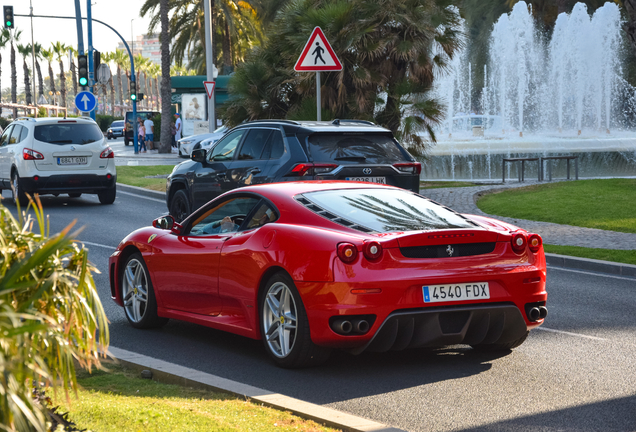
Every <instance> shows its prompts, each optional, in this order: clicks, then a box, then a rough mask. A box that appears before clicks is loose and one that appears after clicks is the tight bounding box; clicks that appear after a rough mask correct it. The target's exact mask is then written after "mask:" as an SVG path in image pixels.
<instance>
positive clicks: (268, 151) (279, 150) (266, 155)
mask: <svg viewBox="0 0 636 432" xmlns="http://www.w3.org/2000/svg"><path fill="white" fill-rule="evenodd" d="M284 153H285V144H284V143H283V136H282V135H281V134H280V132H279V131H274V133H272V134H271V135H270V137H269V140H268V141H267V144H266V145H265V150H263V156H262V158H263V159H278V158H280V157H281V156H283V154H284Z"/></svg>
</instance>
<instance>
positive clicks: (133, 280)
mask: <svg viewBox="0 0 636 432" xmlns="http://www.w3.org/2000/svg"><path fill="white" fill-rule="evenodd" d="M109 271H110V284H111V292H112V297H113V299H114V300H115V302H117V304H119V305H120V306H122V307H123V308H124V311H125V314H126V317H127V319H128V320H129V322H130V324H131V325H132V326H133V327H137V328H150V327H158V326H161V325H163V324H165V323H166V322H167V321H168V319H169V318H173V319H178V320H185V321H189V322H193V323H197V324H201V325H205V326H209V327H213V328H216V329H220V330H225V331H229V332H232V333H236V334H239V335H243V336H246V337H249V338H253V339H262V340H263V342H264V346H265V349H266V350H267V352H268V353H269V355H270V356H271V357H272V359H273V360H274V361H275V362H276V363H277V364H278V365H279V366H282V367H302V366H307V365H312V364H317V363H320V362H322V361H324V360H325V359H326V358H327V356H328V355H329V352H330V350H332V349H334V348H338V349H344V350H348V351H350V352H353V353H362V352H363V351H388V350H403V349H409V348H415V347H440V346H446V345H454V344H467V345H471V346H472V347H474V348H477V349H487V350H510V349H512V348H515V347H517V346H519V345H520V344H521V343H523V342H524V340H525V339H526V337H527V336H528V332H529V330H531V329H532V328H534V327H537V326H539V325H541V324H542V323H543V321H544V319H545V317H546V315H547V312H548V311H547V309H546V299H547V293H546V289H545V283H546V262H545V256H544V252H543V246H542V240H541V237H540V236H539V235H537V234H532V233H528V232H526V231H525V230H523V229H520V228H518V227H515V226H512V225H510V224H507V223H504V222H500V221H497V220H494V219H491V218H487V217H482V216H475V215H466V214H459V213H457V212H455V211H453V210H451V209H449V208H447V207H445V206H442V205H440V204H437V203H435V202H433V201H431V200H429V199H427V198H425V197H424V196H421V195H418V194H416V193H414V192H410V191H407V190H403V189H399V188H395V187H390V186H384V185H379V184H368V183H359V182H335V181H334V182H287V183H278V184H266V185H258V186H248V187H244V188H240V189H236V190H233V191H231V192H229V193H226V194H224V195H221V196H219V197H218V198H216V199H215V200H213V201H210V202H209V203H208V204H206V205H204V206H203V207H201V208H199V209H198V210H196V211H195V212H193V213H192V214H191V215H190V216H189V217H188V218H187V219H186V220H184V221H183V222H182V223H181V224H177V223H175V221H174V219H172V217H170V216H165V217H160V218H158V219H156V220H155V221H153V224H152V226H151V227H147V228H141V229H139V230H137V231H135V232H133V233H131V234H130V235H128V236H127V237H126V238H125V239H124V240H123V241H122V242H121V243H120V244H119V246H118V248H117V250H116V251H115V253H113V254H112V256H111V257H110V261H109Z"/></svg>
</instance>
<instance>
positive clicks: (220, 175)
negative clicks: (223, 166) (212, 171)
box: [216, 172, 225, 177]
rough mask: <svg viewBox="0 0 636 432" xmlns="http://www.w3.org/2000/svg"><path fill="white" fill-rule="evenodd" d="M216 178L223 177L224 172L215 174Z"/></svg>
mask: <svg viewBox="0 0 636 432" xmlns="http://www.w3.org/2000/svg"><path fill="white" fill-rule="evenodd" d="M216 176H217V177H225V173H224V172H220V173H216Z"/></svg>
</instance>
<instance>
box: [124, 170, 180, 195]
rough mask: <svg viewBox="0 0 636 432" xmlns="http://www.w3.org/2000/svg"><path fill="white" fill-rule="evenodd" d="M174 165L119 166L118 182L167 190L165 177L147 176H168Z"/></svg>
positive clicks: (162, 190)
mask: <svg viewBox="0 0 636 432" xmlns="http://www.w3.org/2000/svg"><path fill="white" fill-rule="evenodd" d="M173 168H174V166H173V165H147V166H142V165H139V166H118V167H117V183H123V184H127V185H130V186H138V187H142V188H146V189H152V190H156V191H161V192H165V191H166V179H165V178H147V177H151V176H156V175H165V176H167V175H168V174H170V173H171V172H172V169H173Z"/></svg>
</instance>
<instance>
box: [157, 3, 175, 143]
mask: <svg viewBox="0 0 636 432" xmlns="http://www.w3.org/2000/svg"><path fill="white" fill-rule="evenodd" d="M159 13H160V15H161V144H160V145H159V153H170V152H171V151H172V133H171V131H170V129H171V128H170V126H171V125H172V113H171V112H170V108H171V94H170V89H171V88H172V84H171V82H170V30H169V29H170V23H169V22H168V0H161V2H160V4H159Z"/></svg>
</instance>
